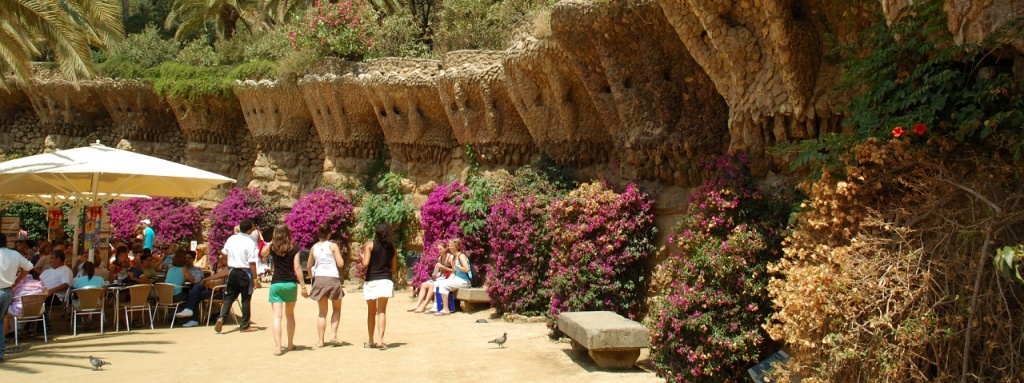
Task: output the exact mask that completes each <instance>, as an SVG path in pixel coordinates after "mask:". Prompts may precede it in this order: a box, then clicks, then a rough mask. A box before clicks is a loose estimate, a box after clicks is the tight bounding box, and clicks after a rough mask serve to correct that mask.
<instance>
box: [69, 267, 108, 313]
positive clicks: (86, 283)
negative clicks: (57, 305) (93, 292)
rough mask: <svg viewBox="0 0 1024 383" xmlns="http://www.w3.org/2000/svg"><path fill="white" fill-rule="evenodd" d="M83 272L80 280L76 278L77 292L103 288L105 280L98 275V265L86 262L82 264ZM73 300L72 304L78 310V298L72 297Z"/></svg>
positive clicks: (75, 286)
mask: <svg viewBox="0 0 1024 383" xmlns="http://www.w3.org/2000/svg"><path fill="white" fill-rule="evenodd" d="M82 270H83V271H84V272H83V274H82V275H81V276H79V277H78V278H75V284H74V288H75V290H78V289H87V288H102V287H103V282H104V279H103V278H100V276H99V275H96V265H94V264H93V263H92V262H89V261H86V262H85V263H83V264H82ZM72 293H73V291H72ZM71 299H72V301H71V304H72V305H74V306H75V309H78V307H79V306H78V297H77V296H72V297H71Z"/></svg>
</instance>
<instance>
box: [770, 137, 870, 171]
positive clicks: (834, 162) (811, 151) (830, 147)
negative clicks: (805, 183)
mask: <svg viewBox="0 0 1024 383" xmlns="http://www.w3.org/2000/svg"><path fill="white" fill-rule="evenodd" d="M854 144H855V137H854V136H853V135H851V134H843V133H826V134H822V135H821V136H820V137H818V138H814V139H809V140H802V141H799V142H787V143H783V144H780V145H777V146H774V147H772V148H771V149H770V152H771V153H772V154H776V155H779V154H781V155H787V156H795V158H793V159H792V161H790V163H789V170H791V171H794V172H797V171H807V172H809V173H810V178H811V179H818V178H821V173H822V172H823V171H827V172H829V173H832V174H836V175H841V174H844V173H843V172H844V171H845V165H844V164H843V156H844V155H845V154H846V153H849V152H850V149H851V148H853V145H854Z"/></svg>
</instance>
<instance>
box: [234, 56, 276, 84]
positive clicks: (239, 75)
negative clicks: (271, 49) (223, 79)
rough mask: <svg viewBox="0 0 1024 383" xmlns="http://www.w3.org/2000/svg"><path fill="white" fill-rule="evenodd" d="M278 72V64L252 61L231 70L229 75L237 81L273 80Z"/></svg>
mask: <svg viewBox="0 0 1024 383" xmlns="http://www.w3.org/2000/svg"><path fill="white" fill-rule="evenodd" d="M276 71H277V63H275V62H273V61H267V60H259V61H250V62H246V63H243V64H241V65H239V66H237V67H235V69H232V70H231V74H230V75H229V76H230V77H231V78H232V79H237V80H260V79H266V78H273V77H274V74H275V73H276Z"/></svg>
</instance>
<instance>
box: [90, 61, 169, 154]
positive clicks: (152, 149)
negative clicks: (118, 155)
mask: <svg viewBox="0 0 1024 383" xmlns="http://www.w3.org/2000/svg"><path fill="white" fill-rule="evenodd" d="M82 87H83V88H88V89H89V90H90V91H92V92H93V94H95V95H96V96H97V97H98V98H99V100H100V101H101V102H102V104H103V106H104V108H106V111H107V113H108V114H109V115H110V118H111V120H112V124H113V134H114V137H115V140H116V146H117V148H119V149H123V150H130V151H135V152H139V153H143V154H147V155H152V156H155V157H159V158H163V159H166V160H169V161H181V160H182V158H183V157H184V151H185V141H184V140H183V139H182V137H181V129H180V128H179V127H178V120H177V119H176V118H175V117H174V113H173V112H171V106H170V105H169V104H168V103H167V101H166V100H164V98H163V97H160V96H159V95H157V94H156V93H155V92H154V91H153V87H152V86H151V85H148V84H145V83H142V82H138V81H123V80H112V79H109V78H107V79H97V80H93V81H86V82H83V83H82Z"/></svg>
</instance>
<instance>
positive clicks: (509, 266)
mask: <svg viewBox="0 0 1024 383" xmlns="http://www.w3.org/2000/svg"><path fill="white" fill-rule="evenodd" d="M502 190H503V191H502V192H501V193H499V194H497V195H495V196H494V198H493V206H492V207H491V211H490V214H488V215H487V230H488V232H489V235H488V237H489V240H490V245H491V249H492V254H491V257H490V259H491V261H492V262H493V263H492V265H491V269H490V270H489V274H488V284H487V294H488V295H489V296H490V297H491V306H493V307H494V308H495V310H497V311H498V312H499V313H513V314H520V315H531V316H532V315H540V314H543V313H545V312H546V311H547V310H548V309H549V304H548V303H549V301H548V294H547V290H546V289H545V286H544V284H545V282H546V281H547V280H548V264H549V263H550V261H551V243H550V239H549V237H548V229H547V226H546V225H545V222H547V221H548V207H549V206H550V204H551V203H552V201H553V200H554V199H555V198H556V197H557V194H558V192H557V190H556V189H555V188H554V186H552V184H551V183H550V182H548V181H547V179H546V177H544V176H543V175H542V174H540V173H537V172H535V171H533V170H530V169H529V168H524V169H520V170H519V171H517V172H516V175H515V177H514V178H513V179H512V180H511V181H509V182H508V183H507V184H506V185H503V186H502Z"/></svg>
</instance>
